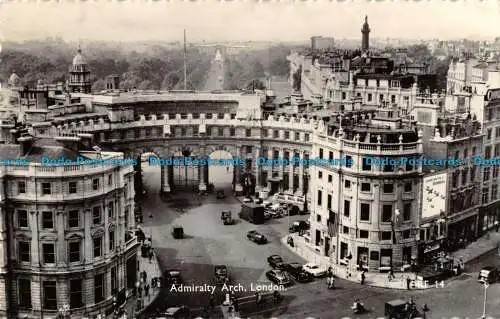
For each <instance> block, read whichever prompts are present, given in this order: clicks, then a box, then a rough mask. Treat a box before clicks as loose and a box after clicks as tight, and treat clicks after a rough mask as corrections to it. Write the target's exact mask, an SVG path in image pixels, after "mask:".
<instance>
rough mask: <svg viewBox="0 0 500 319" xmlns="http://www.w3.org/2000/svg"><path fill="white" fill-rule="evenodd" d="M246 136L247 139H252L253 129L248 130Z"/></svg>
mask: <svg viewBox="0 0 500 319" xmlns="http://www.w3.org/2000/svg"><path fill="white" fill-rule="evenodd" d="M245 136H246V137H251V136H252V130H251V129H246V130H245Z"/></svg>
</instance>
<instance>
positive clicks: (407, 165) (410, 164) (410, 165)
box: [406, 159, 414, 172]
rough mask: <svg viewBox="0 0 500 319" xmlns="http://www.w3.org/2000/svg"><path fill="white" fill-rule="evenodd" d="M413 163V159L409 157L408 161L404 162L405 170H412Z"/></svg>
mask: <svg viewBox="0 0 500 319" xmlns="http://www.w3.org/2000/svg"><path fill="white" fill-rule="evenodd" d="M413 163H414V161H413V159H410V160H409V161H408V162H406V171H407V172H411V171H413V169H414V165H413Z"/></svg>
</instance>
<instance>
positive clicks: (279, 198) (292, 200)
mask: <svg viewBox="0 0 500 319" xmlns="http://www.w3.org/2000/svg"><path fill="white" fill-rule="evenodd" d="M273 202H275V203H280V204H289V205H292V207H297V208H298V210H299V212H300V213H304V212H305V209H306V198H305V196H301V195H292V194H285V193H276V194H274V196H273Z"/></svg>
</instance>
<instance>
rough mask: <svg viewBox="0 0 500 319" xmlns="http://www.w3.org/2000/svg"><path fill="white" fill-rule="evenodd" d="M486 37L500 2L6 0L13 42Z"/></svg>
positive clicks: (4, 18)
mask: <svg viewBox="0 0 500 319" xmlns="http://www.w3.org/2000/svg"><path fill="white" fill-rule="evenodd" d="M365 15H368V22H369V24H370V28H371V33H370V37H371V38H387V37H389V38H420V39H431V38H439V39H442V40H451V39H462V38H468V39H471V40H472V39H478V40H486V39H492V38H495V37H497V36H500V1H479V0H470V1H461V2H452V1H442V0H441V1H440V0H432V1H427V2H423V1H422V2H419V1H412V2H390V1H388V0H386V1H381V2H369V1H355V2H347V1H345V2H343V3H342V2H340V0H338V1H332V2H326V1H316V2H314V1H305V2H299V1H297V2H295V1H287V0H285V1H280V2H269V3H255V2H251V1H245V2H235V1H233V2H219V1H211V0H205V1H201V0H200V1H192V2H188V1H186V2H180V1H171V2H169V1H167V0H163V1H161V0H160V1H157V2H152V1H147V0H142V1H141V0H128V1H122V2H118V1H109V2H108V1H104V0H100V1H96V2H84V1H61V2H56V1H50V2H40V1H37V2H15V1H9V2H4V3H3V4H2V14H1V19H0V21H1V22H0V31H2V37H3V39H4V40H7V41H24V40H35V39H45V38H47V37H62V38H63V39H64V40H67V41H78V40H98V41H110V40H113V41H157V40H161V41H182V39H183V29H186V30H187V36H188V41H189V42H200V41H203V40H205V41H214V42H215V41H283V42H290V41H294V42H298V41H307V40H308V39H309V38H310V37H311V36H315V35H320V36H332V37H334V38H337V39H341V38H347V39H355V38H360V37H361V25H362V23H363V22H364V17H365Z"/></svg>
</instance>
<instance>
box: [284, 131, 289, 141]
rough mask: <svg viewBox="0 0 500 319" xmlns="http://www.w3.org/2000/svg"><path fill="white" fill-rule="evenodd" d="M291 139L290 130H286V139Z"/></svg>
mask: <svg viewBox="0 0 500 319" xmlns="http://www.w3.org/2000/svg"><path fill="white" fill-rule="evenodd" d="M289 139H290V132H289V131H285V140H289Z"/></svg>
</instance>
